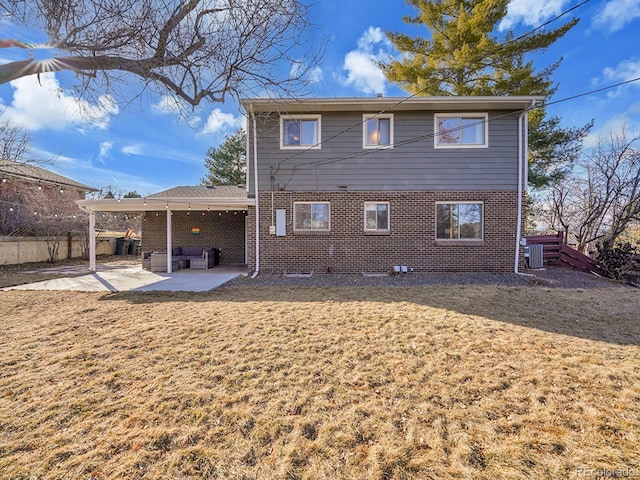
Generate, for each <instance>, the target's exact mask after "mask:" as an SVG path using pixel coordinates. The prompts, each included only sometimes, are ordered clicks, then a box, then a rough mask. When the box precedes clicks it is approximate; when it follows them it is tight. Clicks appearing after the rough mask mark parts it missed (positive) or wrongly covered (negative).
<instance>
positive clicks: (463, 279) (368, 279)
mask: <svg viewBox="0 0 640 480" xmlns="http://www.w3.org/2000/svg"><path fill="white" fill-rule="evenodd" d="M526 273H528V274H531V276H524V275H516V274H513V273H506V274H494V273H407V274H400V275H392V276H391V275H385V276H366V275H341V274H314V275H300V276H284V275H267V274H260V275H258V277H256V278H254V279H252V278H250V277H239V278H237V279H235V280H232V281H231V282H228V283H226V284H225V288H238V287H253V288H266V287H409V286H417V285H504V286H509V287H519V286H538V287H540V286H542V287H549V288H604V287H616V286H624V285H625V284H624V283H623V282H616V281H613V280H610V279H606V278H600V277H597V276H595V275H591V274H588V273H583V272H578V271H575V270H569V269H564V268H554V267H549V268H546V269H544V270H530V271H526Z"/></svg>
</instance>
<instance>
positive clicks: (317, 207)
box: [293, 202, 330, 231]
mask: <svg viewBox="0 0 640 480" xmlns="http://www.w3.org/2000/svg"><path fill="white" fill-rule="evenodd" d="M329 215H330V213H329V202H296V203H294V204H293V226H294V230H301V231H329V226H330V216H329Z"/></svg>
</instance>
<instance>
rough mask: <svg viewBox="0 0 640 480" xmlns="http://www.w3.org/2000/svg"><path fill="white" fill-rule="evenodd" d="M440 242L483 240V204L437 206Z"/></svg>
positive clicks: (468, 203) (437, 235) (439, 204)
mask: <svg viewBox="0 0 640 480" xmlns="http://www.w3.org/2000/svg"><path fill="white" fill-rule="evenodd" d="M436 238H437V239H438V240H482V203H474V202H456V203H444V202H442V203H440V202H438V203H437V204H436Z"/></svg>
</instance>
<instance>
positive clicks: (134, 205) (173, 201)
mask: <svg viewBox="0 0 640 480" xmlns="http://www.w3.org/2000/svg"><path fill="white" fill-rule="evenodd" d="M76 203H77V204H78V206H79V207H80V208H82V209H83V210H85V211H93V212H159V211H163V210H171V211H189V210H196V211H204V210H210V211H220V210H244V209H246V208H248V207H249V206H252V205H255V200H254V199H251V198H238V197H227V198H223V197H220V198H187V197H184V198H170V199H169V198H162V199H161V198H122V199H117V200H116V199H112V198H101V199H94V200H77V202H76Z"/></svg>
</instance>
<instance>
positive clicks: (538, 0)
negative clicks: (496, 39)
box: [498, 0, 568, 31]
mask: <svg viewBox="0 0 640 480" xmlns="http://www.w3.org/2000/svg"><path fill="white" fill-rule="evenodd" d="M567 3H568V2H567V0H512V1H511V2H509V6H508V7H507V16H506V17H504V18H503V19H502V21H501V22H500V24H499V25H498V29H499V30H501V31H503V30H508V29H510V28H513V27H514V26H515V25H517V24H518V23H522V24H523V25H529V26H532V27H535V26H538V25H540V24H541V23H543V22H544V21H545V20H548V19H549V18H551V17H554V16H556V15H559V14H560V13H562V11H563V9H564V6H565V5H566V4H567Z"/></svg>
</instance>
